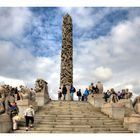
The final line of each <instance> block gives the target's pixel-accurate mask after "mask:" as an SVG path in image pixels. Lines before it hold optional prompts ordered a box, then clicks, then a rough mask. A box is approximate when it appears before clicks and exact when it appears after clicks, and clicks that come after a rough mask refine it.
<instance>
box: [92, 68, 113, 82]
mask: <svg viewBox="0 0 140 140" xmlns="http://www.w3.org/2000/svg"><path fill="white" fill-rule="evenodd" d="M94 75H95V77H96V79H98V80H99V81H102V82H105V81H109V80H110V79H111V78H112V71H111V69H110V68H104V67H102V66H101V67H98V68H96V69H95V71H94Z"/></svg>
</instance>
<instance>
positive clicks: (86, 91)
mask: <svg viewBox="0 0 140 140" xmlns="http://www.w3.org/2000/svg"><path fill="white" fill-rule="evenodd" d="M88 95H89V91H88V88H86V90H85V92H84V100H85V101H87V99H88V98H87V97H88Z"/></svg>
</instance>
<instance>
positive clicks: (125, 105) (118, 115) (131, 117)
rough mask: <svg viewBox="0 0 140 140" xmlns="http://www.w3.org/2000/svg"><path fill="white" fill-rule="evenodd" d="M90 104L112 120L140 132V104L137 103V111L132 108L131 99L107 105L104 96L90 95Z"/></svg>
mask: <svg viewBox="0 0 140 140" xmlns="http://www.w3.org/2000/svg"><path fill="white" fill-rule="evenodd" d="M88 102H89V103H90V104H92V105H93V106H94V107H97V108H99V109H100V110H101V112H103V113H104V114H106V115H108V116H109V117H110V118H113V119H118V120H120V121H122V122H123V125H124V127H126V128H127V129H129V130H131V131H133V132H135V133H136V132H137V133H139V132H140V113H139V110H140V103H137V106H136V107H137V109H136V110H137V111H136V110H134V108H133V106H132V100H131V99H121V100H119V101H118V102H116V103H106V102H105V101H104V99H103V95H102V94H99V95H98V94H97V95H96V94H95V95H94V96H93V95H89V97H88Z"/></svg>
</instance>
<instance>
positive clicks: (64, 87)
mask: <svg viewBox="0 0 140 140" xmlns="http://www.w3.org/2000/svg"><path fill="white" fill-rule="evenodd" d="M62 94H63V96H64V98H63V100H66V94H67V88H66V85H63V88H62Z"/></svg>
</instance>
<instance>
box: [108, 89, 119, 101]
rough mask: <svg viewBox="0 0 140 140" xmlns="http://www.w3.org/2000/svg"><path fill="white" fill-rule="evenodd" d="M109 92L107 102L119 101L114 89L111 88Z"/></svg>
mask: <svg viewBox="0 0 140 140" xmlns="http://www.w3.org/2000/svg"><path fill="white" fill-rule="evenodd" d="M110 93H111V94H110V97H109V99H108V102H109V103H116V102H118V101H119V99H118V96H117V94H116V93H115V91H114V89H113V88H111V90H110Z"/></svg>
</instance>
